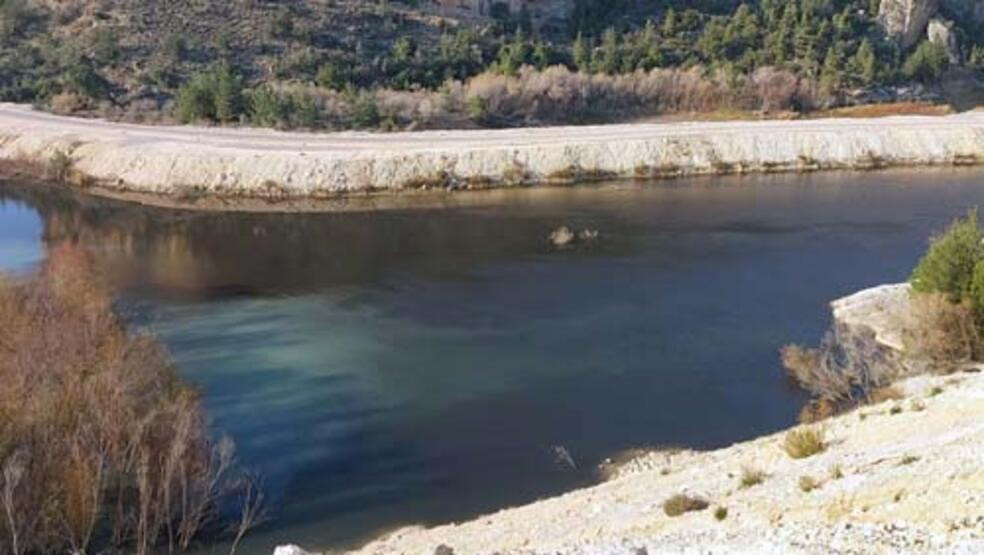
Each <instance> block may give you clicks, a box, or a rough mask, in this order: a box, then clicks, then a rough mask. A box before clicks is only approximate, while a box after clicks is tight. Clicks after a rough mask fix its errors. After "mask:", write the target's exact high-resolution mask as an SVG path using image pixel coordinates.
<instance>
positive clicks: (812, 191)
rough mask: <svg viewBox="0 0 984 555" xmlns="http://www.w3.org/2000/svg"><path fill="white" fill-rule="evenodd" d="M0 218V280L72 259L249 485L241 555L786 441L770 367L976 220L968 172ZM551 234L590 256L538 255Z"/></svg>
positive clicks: (45, 204)
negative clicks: (226, 442)
mask: <svg viewBox="0 0 984 555" xmlns="http://www.w3.org/2000/svg"><path fill="white" fill-rule="evenodd" d="M479 198H480V197H479ZM0 199H2V203H0V268H3V269H5V270H8V271H15V272H21V271H29V270H30V269H31V267H32V266H33V265H35V264H37V263H38V262H39V261H40V260H43V258H44V256H45V249H46V248H47V247H49V246H52V245H55V244H57V243H60V242H63V241H71V242H75V243H79V244H82V245H84V246H86V247H87V248H88V249H89V250H91V252H92V253H93V255H94V257H95V259H96V260H97V262H98V264H99V265H100V266H101V267H102V268H104V269H105V271H106V272H107V273H108V275H109V276H111V278H112V280H113V281H114V283H115V284H116V285H118V286H119V289H120V292H121V296H122V299H123V304H124V306H126V307H128V308H127V310H128V312H129V313H131V314H132V318H133V319H134V320H135V321H136V322H137V323H139V324H141V325H146V326H149V327H150V328H152V329H153V330H154V331H155V332H156V333H157V335H158V336H159V337H160V338H161V339H162V340H163V341H164V342H165V343H166V344H167V345H168V347H169V348H170V349H171V352H172V353H173V355H174V357H175V359H176V360H177V362H178V364H179V365H180V367H181V369H182V371H183V373H184V375H185V376H186V377H187V379H189V380H190V381H192V382H194V383H195V384H197V385H198V386H200V387H201V388H202V389H203V390H204V392H205V399H206V405H207V408H208V410H209V413H210V415H211V416H212V418H213V422H214V426H215V428H216V429H217V430H218V431H221V432H223V433H226V434H229V435H230V436H232V438H233V439H234V440H235V441H236V444H237V446H238V452H239V458H240V460H241V462H242V463H243V464H244V465H245V466H247V467H249V468H252V469H254V470H256V471H258V472H260V473H261V474H262V475H263V476H264V478H265V484H266V488H267V492H268V497H269V498H270V500H271V505H270V508H271V511H272V513H273V516H274V517H275V519H274V520H273V521H272V522H271V523H270V524H269V525H267V526H266V527H265V528H264V529H262V530H259V531H258V532H257V533H256V534H255V535H254V536H253V537H252V539H251V540H250V542H249V545H248V546H247V549H246V550H244V551H245V552H246V553H270V551H271V549H272V547H273V546H274V545H276V544H278V543H287V542H292V543H300V544H303V545H305V546H307V547H309V548H315V547H338V546H345V545H353V544H357V543H358V542H360V541H363V540H365V539H366V538H367V537H369V536H371V535H372V534H374V533H377V532H379V531H380V530H385V529H388V528H392V527H394V526H396V525H399V524H406V523H440V522H445V521H449V520H456V519H462V518H466V517H469V516H474V515H476V514H479V513H481V512H487V511H492V510H496V509H498V508H502V507H504V506H508V505H514V504H518V503H522V502H527V501H530V500H533V499H536V498H538V497H543V496H547V495H550V494H555V493H557V492H560V491H563V490H566V489H570V488H572V487H577V486H580V485H585V484H589V483H591V482H592V481H593V480H595V472H594V469H595V467H596V465H597V464H598V463H599V462H600V461H601V460H602V459H604V458H605V457H607V456H610V455H612V454H614V453H617V452H618V451H620V450H623V449H627V448H631V447H636V446H648V445H674V446H687V447H695V448H713V447H717V446H723V445H727V444H730V443H731V442H735V441H739V440H743V439H747V438H751V437H753V436H757V435H760V434H763V433H766V432H770V431H774V430H777V429H779V428H782V427H785V426H787V425H789V424H790V423H791V422H792V421H793V420H794V418H795V415H796V412H797V410H798V408H799V407H800V405H801V403H802V401H803V398H802V396H801V395H800V394H799V393H797V392H796V391H794V390H792V389H791V388H790V387H789V385H788V384H787V383H786V381H785V380H784V379H783V376H782V372H781V368H780V365H779V362H778V357H777V350H778V349H779V347H780V346H782V345H783V344H786V343H790V342H807V343H813V342H816V340H818V338H819V337H820V336H821V334H822V333H823V331H824V330H825V328H826V327H827V326H828V325H829V310H828V306H827V303H828V301H830V300H832V299H834V298H836V297H838V296H842V295H845V294H848V293H851V292H853V291H855V290H858V289H860V288H864V287H867V286H871V285H876V284H880V283H885V282H892V281H901V280H904V279H905V278H906V277H907V275H908V272H909V269H910V268H911V267H912V266H913V264H914V263H915V262H916V260H917V258H918V256H919V254H920V252H921V251H922V250H923V249H924V247H925V245H926V241H927V237H928V235H929V234H930V233H931V232H933V231H939V230H940V229H941V228H943V227H944V226H945V225H946V223H947V222H948V221H949V220H951V219H952V218H954V217H955V216H957V215H960V214H961V213H963V212H964V211H966V210H967V209H968V208H969V207H971V206H974V205H977V204H982V203H984V172H982V171H980V170H960V171H957V170H945V171H944V170H940V171H912V172H883V173H866V174H816V175H806V176H796V175H792V176H767V177H745V178H737V177H736V178H724V179H720V178H719V179H695V180H679V181H664V182H658V183H651V184H635V185H629V186H621V187H601V188H580V189H562V190H553V191H517V192H515V193H514V194H513V193H509V194H506V195H502V196H500V198H498V199H497V202H496V203H494V204H490V205H488V206H476V207H472V208H460V209H453V210H443V211H436V210H408V211H389V212H380V213H350V214H307V215H303V214H301V215H284V214H280V215H255V214H253V215H249V214H217V213H196V212H183V211H173V210H163V209H155V208H146V207H139V206H136V205H128V204H123V203H119V202H111V201H106V200H97V199H93V198H86V197H80V196H75V195H71V194H68V193H66V192H58V191H51V190H44V189H38V188H30V187H18V186H13V185H11V184H6V185H0ZM563 224H570V225H574V226H576V227H578V228H581V227H589V228H592V229H597V230H599V231H600V233H601V238H600V240H599V241H598V242H597V243H596V244H593V245H590V246H584V247H578V248H569V249H563V250H555V249H552V248H550V247H549V246H548V245H547V242H546V240H545V237H546V236H547V235H548V234H549V232H550V231H551V229H553V228H555V227H557V226H559V225H563ZM557 447H563V448H564V449H566V450H567V451H568V452H569V453H570V455H571V457H572V458H573V461H574V462H575V466H574V467H573V468H572V467H571V466H570V465H569V464H566V463H563V462H562V461H558V457H557V454H556V451H557ZM216 551H217V552H218V550H216Z"/></svg>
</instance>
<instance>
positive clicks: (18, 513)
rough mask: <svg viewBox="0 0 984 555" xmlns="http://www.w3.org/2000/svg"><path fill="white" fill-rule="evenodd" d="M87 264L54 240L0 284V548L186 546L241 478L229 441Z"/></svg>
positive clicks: (16, 550) (146, 549)
mask: <svg viewBox="0 0 984 555" xmlns="http://www.w3.org/2000/svg"><path fill="white" fill-rule="evenodd" d="M89 268H90V266H89V264H88V262H87V260H86V258H85V256H84V254H82V253H81V252H80V251H78V250H75V249H74V248H70V247H59V248H53V249H52V251H51V252H50V255H49V260H48V262H47V263H46V264H45V266H44V267H43V269H42V270H41V271H40V273H39V274H38V275H37V276H35V277H33V278H32V279H30V280H28V281H23V282H21V281H0V320H2V321H3V326H0V383H3V387H2V388H0V493H2V495H0V514H2V515H3V518H0V551H2V552H4V553H14V554H20V553H54V552H69V551H70V552H75V553H82V552H86V551H90V550H91V551H90V552H93V553H95V552H103V551H104V550H105V551H108V550H109V549H111V548H112V549H114V550H116V549H118V550H119V551H120V552H129V553H139V554H146V553H149V552H150V551H151V550H152V548H153V546H154V545H155V544H156V543H158V541H160V540H162V539H163V538H164V537H165V536H166V537H167V539H168V542H169V544H170V546H171V547H172V548H173V549H175V550H186V549H187V548H188V547H189V546H190V545H191V543H192V542H193V541H194V540H195V539H196V538H197V537H198V536H199V535H200V533H201V532H202V530H204V529H205V528H207V527H209V526H212V525H214V524H217V520H218V519H219V518H220V515H219V511H220V509H219V507H220V503H221V502H222V501H223V499H225V497H226V496H227V495H229V494H231V493H232V490H233V488H234V487H236V486H235V484H236V483H238V479H237V475H236V474H234V473H233V470H232V457H233V446H232V443H231V442H230V441H228V440H220V441H213V440H212V439H211V438H209V437H208V436H207V434H206V422H205V415H204V413H203V411H202V407H201V402H200V400H199V395H198V393H197V392H196V391H195V390H194V389H193V388H191V387H190V386H189V385H187V384H186V383H184V382H183V381H181V379H180V378H179V377H178V375H177V372H176V371H175V368H174V365H173V364H172V362H171V360H170V359H169V357H168V355H167V353H166V352H165V351H164V349H163V348H162V347H161V346H160V345H159V344H158V343H156V342H155V341H154V340H153V339H152V338H150V337H148V336H146V335H141V334H134V333H130V332H129V331H128V330H127V328H126V325H125V324H124V322H123V321H122V320H120V319H119V318H118V317H117V316H116V315H115V313H114V312H113V310H112V306H111V297H110V296H109V294H108V293H107V291H106V289H105V288H104V287H102V286H101V285H100V280H99V279H98V276H97V275H96V274H95V273H94V272H92V271H91V270H90V269H89ZM254 498H255V497H254ZM172 542H173V543H172Z"/></svg>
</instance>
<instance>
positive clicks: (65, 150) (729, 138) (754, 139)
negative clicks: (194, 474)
mask: <svg viewBox="0 0 984 555" xmlns="http://www.w3.org/2000/svg"><path fill="white" fill-rule="evenodd" d="M65 155H67V156H68V157H69V158H70V160H71V162H70V168H69V170H70V171H68V172H66V173H67V175H69V176H70V177H71V178H72V179H71V181H73V182H75V183H77V184H82V185H100V186H102V187H108V188H113V189H118V190H124V191H130V192H139V193H156V194H171V195H175V194H187V193H189V192H195V193H196V194H211V195H217V196H228V197H237V196H239V197H274V198H282V197H333V196H337V195H339V194H344V193H357V192H371V191H407V190H415V189H426V188H441V189H444V188H455V187H470V188H484V187H492V186H508V185H516V184H521V183H544V182H547V183H549V182H571V181H579V180H588V179H600V178H619V177H621V178H631V177H640V178H644V177H652V176H667V175H691V174H724V173H739V172H773V171H796V170H815V169H862V168H878V167H888V166H917V165H949V164H976V163H984V112H967V113H963V114H957V115H952V116H935V117H925V116H904V117H889V118H879V119H829V120H798V121H754V122H751V121H743V122H723V123H718V122H699V123H672V124H626V125H605V126H586V127H547V128H531V129H508V130H467V131H425V132H416V133H393V134H371V133H355V132H345V133H324V134H306V133H281V132H276V131H269V130H258V129H230V128H202V127H165V126H140V125H129V124H118V123H111V122H106V121H99V120H82V119H76V118H68V117H61V116H55V115H51V114H46V113H42V112H37V111H34V110H32V109H30V108H27V107H24V106H19V105H12V104H0V161H7V162H18V163H26V164H33V165H34V167H35V168H50V167H51V165H52V164H53V162H52V161H53V160H54V161H57V160H58V158H62V159H65ZM56 165H57V164H56ZM63 169H64V168H63Z"/></svg>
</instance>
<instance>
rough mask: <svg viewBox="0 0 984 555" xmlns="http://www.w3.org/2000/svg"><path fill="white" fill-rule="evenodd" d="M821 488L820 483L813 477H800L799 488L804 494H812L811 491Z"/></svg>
mask: <svg viewBox="0 0 984 555" xmlns="http://www.w3.org/2000/svg"><path fill="white" fill-rule="evenodd" d="M819 487H820V482H819V481H817V479H816V478H814V477H813V476H800V479H799V488H800V491H802V492H803V493H810V492H811V491H813V490H815V489H817V488H819Z"/></svg>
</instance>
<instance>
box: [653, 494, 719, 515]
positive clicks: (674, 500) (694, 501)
mask: <svg viewBox="0 0 984 555" xmlns="http://www.w3.org/2000/svg"><path fill="white" fill-rule="evenodd" d="M709 506H710V504H709V503H708V502H707V501H706V500H704V499H701V498H699V497H691V496H689V495H685V494H682V493H679V494H677V495H674V496H673V497H671V498H669V499H667V500H666V501H664V502H663V512H665V513H666V516H680V515H682V514H685V513H691V512H694V511H703V510H704V509H706V508H707V507H709Z"/></svg>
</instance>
